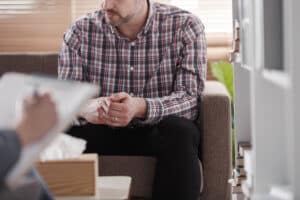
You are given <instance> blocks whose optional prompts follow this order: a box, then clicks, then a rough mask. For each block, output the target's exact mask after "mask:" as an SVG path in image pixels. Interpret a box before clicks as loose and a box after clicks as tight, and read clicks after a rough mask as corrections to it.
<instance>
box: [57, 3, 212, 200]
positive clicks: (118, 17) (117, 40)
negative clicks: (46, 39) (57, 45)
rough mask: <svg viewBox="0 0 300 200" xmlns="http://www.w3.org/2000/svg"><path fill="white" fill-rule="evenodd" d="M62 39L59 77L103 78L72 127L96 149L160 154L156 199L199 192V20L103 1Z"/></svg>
mask: <svg viewBox="0 0 300 200" xmlns="http://www.w3.org/2000/svg"><path fill="white" fill-rule="evenodd" d="M102 2H103V3H102V9H101V10H99V11H96V12H95V13H93V14H88V15H86V16H84V17H82V18H80V19H79V20H77V21H76V22H75V24H74V25H73V26H72V28H71V29H70V30H68V31H67V32H66V33H65V35H64V39H63V46H62V50H61V52H60V55H59V67H58V75H59V78H60V79H73V80H78V81H87V82H91V83H95V84H98V85H100V88H101V90H100V96H99V98H96V99H92V100H90V102H89V104H87V105H86V107H85V109H83V110H82V112H81V118H82V119H81V122H83V121H84V120H85V121H87V123H86V124H85V125H83V123H81V126H74V127H73V128H71V129H70V130H69V134H71V135H73V136H76V137H81V138H84V139H86V140H87V141H88V143H87V150H86V151H87V152H96V153H98V154H99V155H148V156H155V157H156V158H157V166H156V175H155V180H154V185H153V194H152V198H153V199H164V200H165V199H184V200H189V199H191V200H193V199H198V198H199V195H200V184H201V183H200V168H199V167H200V166H199V160H198V145H199V137H200V133H199V130H198V128H197V126H196V125H195V123H194V120H195V119H196V118H197V116H198V113H199V110H198V109H199V108H198V105H199V100H200V96H201V95H202V91H203V88H204V81H205V75H206V42H205V35H204V27H203V24H202V23H201V21H200V20H199V19H198V18H197V17H195V16H194V15H192V14H191V13H189V12H187V11H184V10H181V9H179V8H176V7H173V6H168V5H164V4H159V3H153V2H151V1H150V0H122V1H119V0H103V1H102Z"/></svg>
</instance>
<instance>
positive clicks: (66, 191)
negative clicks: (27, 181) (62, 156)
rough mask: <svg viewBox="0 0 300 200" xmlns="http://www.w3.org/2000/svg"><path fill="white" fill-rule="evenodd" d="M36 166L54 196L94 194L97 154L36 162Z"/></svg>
mask: <svg viewBox="0 0 300 200" xmlns="http://www.w3.org/2000/svg"><path fill="white" fill-rule="evenodd" d="M36 167H37V169H38V171H39V172H40V174H41V175H42V177H43V178H44V179H45V181H46V183H47V185H48V187H49V189H50V191H51V192H52V193H53V194H54V195H55V196H57V195H59V196H70V195H72V196H74V195H76V196H86V195H96V191H97V190H96V188H97V180H96V178H97V177H98V156H97V154H84V155H82V156H80V158H78V159H69V160H57V161H46V162H38V163H37V164H36Z"/></svg>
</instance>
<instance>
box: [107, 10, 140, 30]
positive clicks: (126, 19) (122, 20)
mask: <svg viewBox="0 0 300 200" xmlns="http://www.w3.org/2000/svg"><path fill="white" fill-rule="evenodd" d="M105 12H109V13H112V14H113V15H115V16H118V19H117V20H113V18H111V19H110V18H109V17H106V19H107V21H108V23H110V24H111V25H112V26H116V27H117V26H120V25H122V24H126V23H128V22H129V21H130V20H131V19H132V18H133V17H134V16H135V15H136V13H133V14H129V15H127V16H125V17H123V16H121V15H120V14H119V13H117V12H115V11H105Z"/></svg>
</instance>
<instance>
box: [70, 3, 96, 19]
mask: <svg viewBox="0 0 300 200" xmlns="http://www.w3.org/2000/svg"><path fill="white" fill-rule="evenodd" d="M73 6H74V10H73V20H75V19H77V18H79V17H80V16H83V15H85V14H86V13H89V12H93V11H95V10H98V9H100V7H101V1H100V0H73Z"/></svg>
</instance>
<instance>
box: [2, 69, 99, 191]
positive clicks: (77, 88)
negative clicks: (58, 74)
mask: <svg viewBox="0 0 300 200" xmlns="http://www.w3.org/2000/svg"><path fill="white" fill-rule="evenodd" d="M37 87H38V90H51V96H52V98H53V100H54V102H55V103H56V109H57V113H58V123H57V125H56V126H55V127H54V128H53V129H52V130H50V131H49V133H48V134H47V135H46V136H45V137H44V138H42V139H40V141H38V142H36V143H34V144H32V145H29V146H28V147H25V148H24V149H23V151H22V152H21V156H20V159H19V161H18V162H17V164H16V165H15V166H14V168H13V169H12V170H11V171H10V172H9V174H8V176H7V178H6V183H7V185H8V186H10V187H11V188H16V187H18V186H19V185H21V184H22V181H23V180H22V178H21V177H24V175H25V174H26V173H27V171H28V170H29V169H30V168H31V167H32V166H33V163H34V161H35V160H36V159H37V158H38V156H39V154H40V152H42V150H43V149H44V148H45V147H46V146H47V145H48V144H49V143H50V142H51V141H52V140H53V139H54V138H55V137H56V136H57V134H58V133H59V132H62V131H63V130H65V129H66V128H67V127H68V126H69V125H70V124H71V122H72V120H73V119H74V117H75V116H76V114H77V113H78V111H79V110H80V108H81V107H82V106H83V104H84V103H85V102H86V101H87V100H88V99H90V98H92V97H93V96H96V95H97V94H98V92H99V87H98V86H96V85H92V84H88V83H79V82H75V81H62V80H57V79H55V78H49V77H42V76H32V75H25V74H20V73H6V74H4V75H3V76H2V78H1V79H0V92H1V94H2V95H1V98H0V110H1V112H0V129H11V128H13V127H14V126H15V123H16V121H17V112H16V110H18V103H19V102H20V99H22V97H23V96H24V95H28V94H29V93H32V92H33V91H34V90H35V89H36V88H37ZM41 117H42V116H41Z"/></svg>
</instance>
